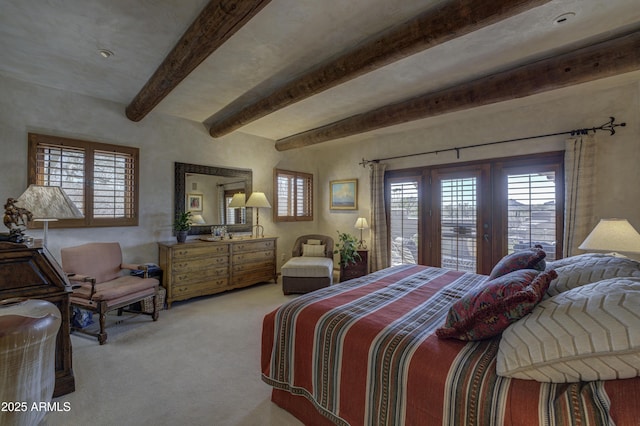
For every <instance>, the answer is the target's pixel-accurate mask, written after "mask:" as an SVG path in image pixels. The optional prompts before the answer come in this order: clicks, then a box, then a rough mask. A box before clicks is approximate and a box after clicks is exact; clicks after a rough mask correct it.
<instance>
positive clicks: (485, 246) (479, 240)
mask: <svg viewBox="0 0 640 426" xmlns="http://www.w3.org/2000/svg"><path fill="white" fill-rule="evenodd" d="M428 179H429V181H430V185H429V189H430V192H431V194H430V199H431V200H430V201H431V206H430V209H429V212H428V216H427V223H428V224H429V225H428V226H429V230H430V232H429V234H430V235H425V236H426V237H427V240H426V241H425V244H426V245H427V246H428V247H429V250H428V251H427V252H426V253H425V254H426V259H425V260H427V262H428V264H431V265H434V266H439V267H441V268H446V269H453V270H456V271H465V272H474V273H475V272H480V271H484V270H486V268H490V265H487V264H486V263H487V262H489V261H490V259H491V257H490V255H489V256H487V255H486V254H487V253H490V251H489V249H490V245H489V243H490V229H489V227H490V223H491V217H490V215H491V209H490V208H487V207H488V206H490V204H491V199H490V191H488V189H489V167H488V166H487V165H477V166H473V167H455V168H440V169H434V170H431V172H430V173H429V174H428ZM487 195H488V196H487Z"/></svg>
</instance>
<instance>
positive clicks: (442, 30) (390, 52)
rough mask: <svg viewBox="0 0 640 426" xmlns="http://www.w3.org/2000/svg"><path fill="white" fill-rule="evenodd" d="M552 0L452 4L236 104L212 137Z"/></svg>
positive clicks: (216, 118)
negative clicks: (252, 98) (265, 94)
mask: <svg viewBox="0 0 640 426" xmlns="http://www.w3.org/2000/svg"><path fill="white" fill-rule="evenodd" d="M549 1H550V0H452V1H447V2H444V3H443V4H441V5H438V6H437V7H435V8H433V9H429V10H427V11H426V12H424V13H422V14H421V15H419V16H417V17H415V18H413V19H411V20H409V21H407V22H405V23H403V24H401V25H398V26H395V27H393V28H391V29H389V30H387V31H385V32H383V33H382V34H381V35H379V36H376V37H374V38H373V39H372V40H370V41H368V42H365V43H364V44H362V45H360V46H358V47H355V48H354V49H351V50H350V51H348V52H346V53H344V54H342V55H340V56H339V57H337V58H335V59H331V60H329V61H327V62H325V63H322V64H320V65H318V66H316V67H314V68H313V69H312V70H310V71H309V72H308V73H306V74H304V75H302V76H300V77H299V78H297V79H295V80H293V81H291V82H289V83H287V84H285V85H283V86H281V87H279V88H277V89H275V90H274V91H273V92H272V93H271V94H269V95H268V96H266V97H264V98H261V99H259V100H257V101H256V102H254V103H251V104H249V105H241V102H242V101H241V100H239V99H238V100H236V101H234V102H232V103H231V104H229V105H228V106H227V107H225V108H223V109H222V110H220V111H219V112H218V113H216V114H214V115H213V116H212V117H211V118H210V119H209V120H207V121H208V122H209V123H211V126H210V128H209V133H210V134H211V136H213V137H220V136H223V135H225V134H228V133H230V132H232V131H234V130H236V129H238V128H240V127H242V126H244V125H245V124H247V123H250V122H252V121H254V120H257V119H259V118H261V117H264V116H266V115H268V114H270V113H272V112H274V111H277V110H279V109H281V108H284V107H286V106H288V105H291V104H294V103H296V102H299V101H301V100H303V99H306V98H308V97H310V96H312V95H315V94H318V93H320V92H322V91H324V90H327V89H330V88H332V87H334V86H337V85H339V84H341V83H344V82H346V81H348V80H351V79H353V78H355V77H358V76H360V75H363V74H365V73H368V72H371V71H374V70H376V69H378V68H380V67H382V66H384V65H387V64H390V63H392V62H395V61H398V60H400V59H402V58H406V57H408V56H410V55H413V54H415V53H418V52H420V51H423V50H425V49H428V48H430V47H433V46H436V45H438V44H441V43H444V42H446V41H449V40H452V39H454V38H457V37H461V36H463V35H465V34H469V33H471V32H473V31H477V30H478V29H480V28H483V27H486V26H488V25H491V24H494V23H496V22H499V21H501V20H503V19H506V18H509V17H511V16H514V15H517V14H519V13H521V12H524V11H526V10H528V9H532V8H534V7H537V6H540V5H543V4H545V3H548V2H549Z"/></svg>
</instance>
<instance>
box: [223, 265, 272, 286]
mask: <svg viewBox="0 0 640 426" xmlns="http://www.w3.org/2000/svg"><path fill="white" fill-rule="evenodd" d="M274 279H276V276H275V269H274V268H273V266H272V267H266V268H265V267H259V268H256V269H252V270H250V271H244V272H237V273H236V272H234V273H233V279H232V285H233V286H234V287H244V286H247V285H252V284H256V283H260V282H265V281H270V280H274Z"/></svg>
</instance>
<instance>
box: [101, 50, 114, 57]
mask: <svg viewBox="0 0 640 426" xmlns="http://www.w3.org/2000/svg"><path fill="white" fill-rule="evenodd" d="M98 52H100V55H101V56H102V57H103V58H110V57H112V56H113V52H112V51H110V50H107V49H100V50H98Z"/></svg>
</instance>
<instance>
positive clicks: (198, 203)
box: [187, 194, 202, 212]
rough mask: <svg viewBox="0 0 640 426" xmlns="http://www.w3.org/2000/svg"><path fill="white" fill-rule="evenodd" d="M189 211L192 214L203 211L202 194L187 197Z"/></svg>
mask: <svg viewBox="0 0 640 426" xmlns="http://www.w3.org/2000/svg"><path fill="white" fill-rule="evenodd" d="M187 210H189V211H192V212H201V211H202V194H188V195H187Z"/></svg>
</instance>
